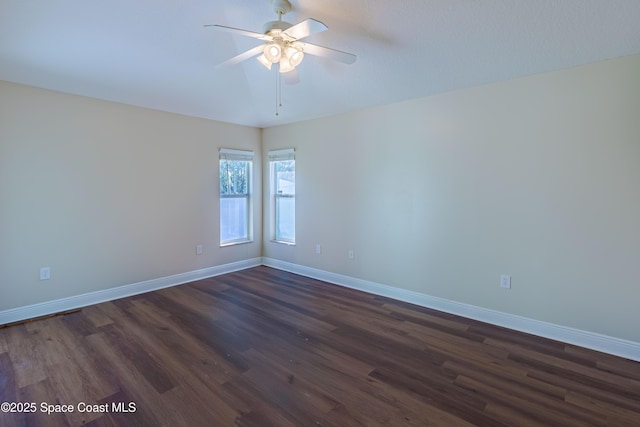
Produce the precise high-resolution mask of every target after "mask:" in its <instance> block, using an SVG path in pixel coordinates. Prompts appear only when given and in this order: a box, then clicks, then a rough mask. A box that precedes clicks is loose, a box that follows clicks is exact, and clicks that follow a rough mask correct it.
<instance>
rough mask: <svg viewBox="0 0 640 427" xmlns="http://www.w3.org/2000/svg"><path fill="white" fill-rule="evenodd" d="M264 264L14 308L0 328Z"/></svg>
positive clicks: (0, 319)
mask: <svg viewBox="0 0 640 427" xmlns="http://www.w3.org/2000/svg"><path fill="white" fill-rule="evenodd" d="M261 264H262V258H253V259H248V260H243V261H237V262H232V263H229V264H223V265H218V266H215V267H208V268H203V269H201V270H195V271H189V272H186V273H180V274H175V275H172V276H167V277H161V278H158V279H151V280H145V281H144V282H138V283H133V284H130V285H124V286H118V287H116V288H111V289H105V290H102V291H96V292H89V293H86V294H82V295H76V296H72V297H68V298H62V299H57V300H53V301H46V302H42V303H38V304H33V305H28V306H24V307H18V308H12V309H9V310H4V311H0V325H5V324H7V323H13V322H19V321H22V320H26V319H34V318H37V317H41V316H47V315H50V314H55V313H61V312H64V311H69V310H75V309H77V308H81V307H86V306H89V305H93V304H98V303H101V302H105V301H113V300H115V299H118V298H125V297H130V296H132V295H138V294H142V293H145V292H150V291H155V290H157V289H162V288H168V287H170V286H176V285H181V284H183V283H188V282H193V281H195V280H201V279H206V278H208V277H213V276H219V275H221V274H225V273H231V272H233V271H238V270H244V269H246V268H251V267H257V266H259V265H261Z"/></svg>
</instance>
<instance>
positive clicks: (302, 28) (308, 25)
mask: <svg viewBox="0 0 640 427" xmlns="http://www.w3.org/2000/svg"><path fill="white" fill-rule="evenodd" d="M328 29H329V28H327V26H326V25H324V24H323V23H322V22H320V21H316V20H315V19H311V18H309V19H305V20H304V21H302V22H300V23H299V24H296V25H294V26H293V27H289V28H287V29H286V30H285V31H283V32H282V33H283V34H286V35H287V36H289V37H292V38H294V39H295V40H300V39H302V38H305V37H307V36H310V35H311V34H316V33H321V32H323V31H327V30H328Z"/></svg>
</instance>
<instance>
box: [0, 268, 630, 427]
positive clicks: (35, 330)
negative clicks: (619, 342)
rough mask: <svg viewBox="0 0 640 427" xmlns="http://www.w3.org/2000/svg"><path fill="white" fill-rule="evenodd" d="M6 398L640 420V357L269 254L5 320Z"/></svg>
mask: <svg viewBox="0 0 640 427" xmlns="http://www.w3.org/2000/svg"><path fill="white" fill-rule="evenodd" d="M0 401H2V402H14V405H13V408H10V409H15V410H18V409H20V410H25V409H27V410H31V409H34V407H33V405H31V406H30V405H29V404H30V403H35V412H31V413H0V425H3V426H26V425H30V426H31V425H34V426H58V425H60V426H64V425H72V426H75V425H82V424H86V425H90V426H135V425H140V426H156V425H167V426H233V425H238V426H260V427H264V426H339V427H348V426H447V427H449V426H509V427H511V426H545V427H549V426H591V425H593V426H616V427H617V426H634V427H637V426H640V363H638V362H633V361H630V360H626V359H621V358H617V357H614V356H610V355H606V354H602V353H598V352H594V351H590V350H586V349H582V348H578V347H574V346H570V345H565V344H562V343H559V342H554V341H550V340H546V339H542V338H538V337H534V336H530V335H526V334H523V333H518V332H514V331H509V330H506V329H503V328H499V327H495V326H490V325H487V324H483V323H480V322H476V321H472V320H468V319H463V318H459V317H455V316H452V315H448V314H443V313H440V312H436V311H433V310H429V309H425V308H421V307H418V306H413V305H410V304H406V303H402V302H398V301H394V300H391V299H387V298H382V297H377V296H374V295H370V294H365V293H362V292H358V291H354V290H349V289H345V288H341V287H338V286H334V285H330V284H327V283H323V282H320V281H317V280H313V279H309V278H305V277H301V276H297V275H294V274H290V273H286V272H282V271H278V270H274V269H270V268H267V267H257V268H253V269H249V270H244V271H241V272H236V273H231V274H226V275H223V276H218V277H215V278H211V279H207V280H201V281H198V282H194V283H191V284H188V285H182V286H178V287H173V288H168V289H164V290H160V291H156V292H151V293H147V294H143V295H138V296H135V297H131V298H126V299H122V300H117V301H113V302H107V303H103V304H98V305H95V306H91V307H87V308H84V309H82V311H80V312H76V313H71V314H67V315H64V316H59V317H52V318H48V319H43V320H37V321H33V322H28V323H25V324H20V325H14V326H10V327H6V328H3V329H0ZM18 402H19V403H20V404H27V405H26V407H25V405H22V406H20V405H19V404H18ZM43 403H44V404H46V405H51V406H46V407H43V406H42V404H43ZM130 403H132V406H129V405H130ZM65 404H66V405H71V409H73V412H70V411H69V407H62V406H57V407H56V406H55V405H65ZM45 408H46V409H48V410H56V409H57V410H59V411H62V412H53V413H51V414H46V413H43V412H42V410H43V409H45ZM86 408H89V409H90V411H86ZM3 409H6V408H5V407H3ZM124 409H126V410H127V411H128V412H124V411H123V410H124Z"/></svg>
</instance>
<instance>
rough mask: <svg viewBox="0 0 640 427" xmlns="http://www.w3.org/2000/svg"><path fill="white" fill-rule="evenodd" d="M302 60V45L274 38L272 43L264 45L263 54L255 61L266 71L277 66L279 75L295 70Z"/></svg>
mask: <svg viewBox="0 0 640 427" xmlns="http://www.w3.org/2000/svg"><path fill="white" fill-rule="evenodd" d="M303 58H304V52H303V51H302V43H298V42H290V41H286V40H284V39H282V38H280V37H275V38H274V40H273V41H271V42H270V43H267V44H265V45H264V50H263V53H262V55H260V56H258V58H257V59H258V62H260V63H261V64H262V65H264V66H265V67H266V68H267V69H268V70H270V69H271V65H272V64H278V65H279V69H280V72H281V73H288V72H289V71H293V70H295V68H296V67H297V66H298V65H300V63H301V62H302V59H303Z"/></svg>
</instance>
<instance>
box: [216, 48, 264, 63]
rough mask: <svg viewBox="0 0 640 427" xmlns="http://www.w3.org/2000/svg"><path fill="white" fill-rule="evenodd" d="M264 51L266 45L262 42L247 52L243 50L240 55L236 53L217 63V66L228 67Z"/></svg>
mask: <svg viewBox="0 0 640 427" xmlns="http://www.w3.org/2000/svg"><path fill="white" fill-rule="evenodd" d="M263 51H264V45H263V44H261V45H259V46H256V47H254V48H252V49H249V50H247V51H246V52H242V53H241V54H240V55H236V56H234V57H233V58H231V59H227V60H226V61H224V62H223V63H222V64H218V65H216V68H222V67H228V66H230V65H235V64H237V63H239V62H242V61H244V60H245V59H249V58H251V57H252V56H256V55H259V54H261V53H262V52H263Z"/></svg>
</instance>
